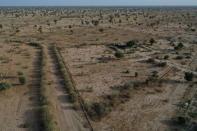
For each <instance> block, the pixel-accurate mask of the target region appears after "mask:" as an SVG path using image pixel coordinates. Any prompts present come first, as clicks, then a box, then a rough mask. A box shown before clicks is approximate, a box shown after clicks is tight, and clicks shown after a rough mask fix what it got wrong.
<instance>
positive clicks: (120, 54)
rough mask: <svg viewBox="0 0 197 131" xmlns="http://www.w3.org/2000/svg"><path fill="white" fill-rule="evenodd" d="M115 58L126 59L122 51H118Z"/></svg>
mask: <svg viewBox="0 0 197 131" xmlns="http://www.w3.org/2000/svg"><path fill="white" fill-rule="evenodd" d="M115 56H116V57H117V58H122V57H124V54H123V53H122V52H120V51H117V52H116V53H115Z"/></svg>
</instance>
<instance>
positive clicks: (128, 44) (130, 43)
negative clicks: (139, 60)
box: [126, 40, 136, 48]
mask: <svg viewBox="0 0 197 131" xmlns="http://www.w3.org/2000/svg"><path fill="white" fill-rule="evenodd" d="M134 45H136V42H135V41H134V40H131V41H128V42H126V46H127V47H130V48H131V47H133V46H134Z"/></svg>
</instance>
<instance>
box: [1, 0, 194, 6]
mask: <svg viewBox="0 0 197 131" xmlns="http://www.w3.org/2000/svg"><path fill="white" fill-rule="evenodd" d="M6 5H8V6H14V5H15V6H18V5H21V6H27V5H29V6H31V5H51V6H53V5H62V6H63V5H65V6H69V5H197V0H0V6H6Z"/></svg>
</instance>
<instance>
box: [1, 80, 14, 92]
mask: <svg viewBox="0 0 197 131" xmlns="http://www.w3.org/2000/svg"><path fill="white" fill-rule="evenodd" d="M10 87H11V85H10V84H9V83H6V82H2V83H0V91H2V90H5V89H8V88H10Z"/></svg>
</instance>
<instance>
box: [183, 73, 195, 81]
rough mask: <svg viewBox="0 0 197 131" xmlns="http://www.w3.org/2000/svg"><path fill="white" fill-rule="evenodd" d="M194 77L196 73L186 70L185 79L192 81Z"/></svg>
mask: <svg viewBox="0 0 197 131" xmlns="http://www.w3.org/2000/svg"><path fill="white" fill-rule="evenodd" d="M193 77H194V74H193V73H192V72H185V76H184V78H185V80H187V81H192V80H193Z"/></svg>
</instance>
